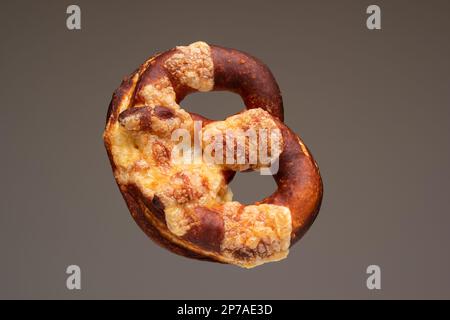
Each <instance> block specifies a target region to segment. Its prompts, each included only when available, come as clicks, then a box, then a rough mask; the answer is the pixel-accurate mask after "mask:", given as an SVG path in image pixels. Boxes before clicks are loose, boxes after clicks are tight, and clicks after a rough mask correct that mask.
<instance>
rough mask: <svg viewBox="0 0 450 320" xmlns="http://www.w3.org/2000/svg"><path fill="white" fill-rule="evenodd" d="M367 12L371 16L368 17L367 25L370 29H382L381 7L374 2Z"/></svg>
mask: <svg viewBox="0 0 450 320" xmlns="http://www.w3.org/2000/svg"><path fill="white" fill-rule="evenodd" d="M366 13H367V14H370V16H369V17H368V18H367V21H366V26H367V29H369V30H380V29H381V9H380V7H379V6H377V5H375V4H372V5H370V6H368V7H367V10H366Z"/></svg>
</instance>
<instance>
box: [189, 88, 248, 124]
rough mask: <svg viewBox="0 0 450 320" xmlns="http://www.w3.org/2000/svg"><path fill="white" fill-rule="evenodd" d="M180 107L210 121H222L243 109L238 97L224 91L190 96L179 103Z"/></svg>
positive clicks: (198, 93) (197, 93)
mask: <svg viewBox="0 0 450 320" xmlns="http://www.w3.org/2000/svg"><path fill="white" fill-rule="evenodd" d="M181 107H182V108H183V109H184V110H186V111H188V112H193V113H197V114H199V115H202V116H203V117H206V118H208V119H211V120H224V119H225V118H227V117H229V116H232V115H234V114H236V113H239V112H241V111H242V110H244V109H245V105H244V103H243V102H242V99H241V97H240V96H239V95H237V94H233V93H231V92H225V91H223V92H207V94H205V93H203V92H196V93H193V94H190V95H188V96H187V97H186V98H185V99H184V100H183V101H182V102H181Z"/></svg>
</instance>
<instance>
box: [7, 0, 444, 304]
mask: <svg viewBox="0 0 450 320" xmlns="http://www.w3.org/2000/svg"><path fill="white" fill-rule="evenodd" d="M76 3H78V4H79V5H80V6H81V8H82V28H83V29H82V30H81V31H75V32H73V31H68V30H67V29H66V26H65V19H66V14H65V9H66V7H67V5H68V4H70V2H68V1H53V2H43V1H27V2H22V1H8V2H2V7H1V10H0V23H1V27H0V35H1V42H2V43H1V47H2V50H1V59H0V64H1V79H0V92H1V112H2V116H1V127H0V130H1V134H0V139H1V146H2V151H1V157H0V162H1V168H2V169H3V172H2V176H3V179H2V184H1V187H0V188H1V192H0V194H1V199H2V200H1V204H0V205H1V215H0V259H1V260H0V298H64V299H72V298H149V299H150V298H151V299H154V298H161V299H162V298H192V299H195V298H212V299H214V298H254V299H260V298H267V299H269V298H274V299H278V298H288V299H303V298H333V299H334V298H370V299H372V298H374V299H376V298H450V250H449V243H450V232H449V225H450V212H449V211H450V196H449V179H450V168H449V163H450V152H449V146H450V112H449V110H450V94H449V86H450V61H449V60H450V59H449V58H450V41H449V38H450V18H449V17H450V2H448V1H420V2H419V1H376V2H372V1H307V2H305V1H302V2H300V1H281V2H279V1H260V0H259V1H245V2H238V1H228V0H227V1H176V2H175V1H165V0H162V1H140V2H137V1H131V2H129V1H114V2H111V1H107V2H106V1H105V2H100V1H95V2H94V1H77V2H76ZM374 3H376V4H379V5H380V6H381V8H382V27H383V30H381V31H369V30H367V29H366V27H365V19H366V14H365V9H366V8H367V6H368V5H369V4H374ZM196 40H204V41H207V42H209V43H214V44H219V45H222V46H227V47H233V48H238V49H240V50H243V51H247V52H249V53H251V54H253V55H256V56H258V57H259V58H260V59H262V60H263V61H264V62H266V63H267V65H268V66H269V67H270V68H271V70H272V71H273V73H274V75H275V76H276V78H277V80H278V82H279V85H280V87H281V89H282V93H283V97H284V102H285V111H286V123H287V124H288V125H289V126H290V127H291V128H292V129H294V130H295V131H296V132H297V133H298V134H299V135H300V136H301V137H302V138H303V139H304V140H305V142H306V143H307V145H308V146H309V147H310V149H311V150H312V152H313V154H314V156H315V157H316V160H317V161H318V163H319V165H320V168H321V172H322V175H323V180H324V185H325V197H324V202H323V206H322V210H321V212H320V214H319V216H318V219H317V220H316V222H315V223H314V225H313V227H312V228H311V230H310V231H309V232H308V233H307V235H306V236H305V237H304V238H303V240H302V241H301V242H299V243H298V244H297V245H296V246H295V247H294V248H293V249H292V250H291V253H290V255H289V258H288V259H286V260H284V261H282V262H279V263H271V264H266V265H264V266H262V267H258V268H256V269H253V270H244V269H239V268H237V267H233V266H227V265H219V264H213V263H205V262H199V261H195V260H189V259H186V258H183V257H179V256H176V255H174V254H172V253H170V252H168V251H165V250H163V249H160V248H159V247H157V246H156V245H155V244H154V243H153V242H151V241H150V240H148V239H147V238H146V236H145V235H144V233H142V232H141V231H140V230H139V229H138V227H137V226H136V225H135V223H134V221H133V220H132V218H131V217H130V215H129V213H128V210H127V208H126V206H125V203H124V201H123V200H122V197H121V195H120V193H119V190H118V188H117V186H116V184H115V182H114V179H113V176H112V173H111V168H110V166H109V163H108V159H107V156H106V152H105V150H104V147H103V142H102V139H101V135H102V131H103V127H104V121H105V114H106V110H107V106H108V103H109V100H110V98H111V94H112V92H113V90H114V89H115V88H116V87H117V86H118V85H119V83H120V80H121V79H122V77H123V76H125V75H126V74H128V73H130V72H131V71H132V70H134V69H135V68H136V67H137V66H138V65H139V64H140V63H142V62H143V61H144V60H145V59H146V58H147V57H148V56H150V55H152V54H153V53H154V52H156V51H164V50H166V49H169V48H172V47H174V46H176V45H181V44H188V43H191V42H193V41H196ZM183 105H184V106H185V107H186V108H187V109H188V110H191V111H196V112H200V113H204V114H205V115H207V116H210V117H215V118H217V119H220V118H223V117H225V116H226V115H230V114H233V113H235V112H237V111H239V110H240V109H241V107H242V103H241V101H240V99H239V98H238V97H237V96H234V95H232V94H228V93H208V94H197V95H193V96H190V97H188V98H187V99H186V100H185V102H184V103H183ZM232 187H233V190H234V191H235V194H236V196H237V199H238V200H242V201H245V202H251V201H253V200H256V199H260V198H262V197H264V196H266V195H267V194H269V193H271V192H272V191H273V190H274V188H275V185H274V183H273V182H272V180H271V178H270V177H261V176H258V175H255V174H240V175H238V176H237V179H236V180H235V181H234V182H233V184H232ZM69 264H77V265H80V266H81V268H82V286H83V287H82V290H81V291H68V290H67V289H66V287H65V279H66V274H65V269H66V267H67V266H68V265H69ZM369 264H378V265H380V266H381V268H382V290H381V291H369V290H367V288H366V286H365V279H366V274H365V270H366V267H367V266H368V265H369Z"/></svg>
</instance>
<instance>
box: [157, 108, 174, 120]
mask: <svg viewBox="0 0 450 320" xmlns="http://www.w3.org/2000/svg"><path fill="white" fill-rule="evenodd" d="M154 115H155V116H156V117H158V118H160V119H162V120H167V119H170V118H173V117H174V116H175V114H174V112H173V111H172V110H171V109H169V108H167V107H163V106H156V107H155V110H154Z"/></svg>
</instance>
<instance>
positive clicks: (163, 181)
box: [105, 42, 292, 267]
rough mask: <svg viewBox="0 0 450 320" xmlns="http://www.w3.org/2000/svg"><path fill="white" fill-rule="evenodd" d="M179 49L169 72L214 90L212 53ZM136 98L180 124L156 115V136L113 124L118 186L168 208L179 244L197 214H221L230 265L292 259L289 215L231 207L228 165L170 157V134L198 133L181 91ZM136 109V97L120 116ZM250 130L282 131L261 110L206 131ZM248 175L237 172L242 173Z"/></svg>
mask: <svg viewBox="0 0 450 320" xmlns="http://www.w3.org/2000/svg"><path fill="white" fill-rule="evenodd" d="M177 50H178V52H177V53H176V54H174V55H173V56H172V58H171V59H169V60H168V61H167V63H166V68H167V69H168V70H169V71H170V72H171V73H172V75H173V76H175V77H178V78H179V80H180V81H181V82H182V83H184V84H186V85H188V86H190V87H192V88H194V89H197V90H200V91H208V90H211V89H212V88H213V85H214V81H213V79H214V75H213V70H214V69H213V64H212V58H211V54H210V48H209V46H208V45H207V44H205V43H204V42H197V43H194V44H192V45H190V46H187V47H177ZM134 80H137V79H134ZM137 94H139V95H140V96H141V97H142V98H143V100H144V102H145V103H144V105H145V106H148V107H156V106H164V107H167V108H170V109H171V110H172V111H173V117H170V118H169V119H160V118H158V117H154V116H153V115H152V116H151V118H150V121H151V130H150V131H146V132H143V131H136V130H134V129H135V128H136V127H137V124H138V122H137V121H138V120H136V119H130V120H129V121H124V122H123V123H124V125H121V124H119V122H111V121H110V123H108V125H107V129H106V131H107V132H108V135H106V133H105V139H109V144H110V146H111V154H112V157H113V161H114V163H115V166H116V168H115V172H114V173H115V177H116V179H117V180H118V182H119V184H123V185H126V184H132V183H133V184H136V185H137V187H138V188H139V189H140V190H141V191H142V192H143V194H144V195H145V196H146V197H148V198H150V199H151V198H153V196H155V195H157V196H158V198H159V199H160V200H161V202H162V203H163V205H164V207H165V210H164V211H165V218H166V223H167V227H168V229H169V230H170V232H171V233H173V234H174V235H176V236H178V237H182V236H183V235H185V234H186V233H187V232H188V231H189V230H190V228H191V227H192V226H193V225H195V223H197V221H198V218H197V217H196V215H195V210H194V208H195V207H197V206H203V207H207V208H212V209H213V208H214V209H216V210H217V209H220V211H221V212H222V213H223V219H224V226H225V238H224V240H223V243H222V245H221V255H222V257H223V260H224V261H225V262H229V263H233V264H236V265H240V266H243V267H253V266H256V265H259V264H261V263H264V262H268V261H276V260H279V259H282V258H284V257H286V256H287V254H288V248H289V244H290V235H291V229H292V227H291V214H290V211H289V209H288V208H287V207H283V206H276V205H269V204H261V205H251V206H243V205H241V204H239V203H238V202H231V200H232V193H231V190H230V189H229V188H228V185H227V184H226V183H225V180H224V177H223V171H224V169H226V168H229V167H226V165H221V164H211V163H204V162H202V161H200V163H186V164H183V163H178V162H177V163H174V161H173V159H172V157H171V152H172V150H173V148H174V145H175V142H173V141H171V139H170V136H171V133H172V132H173V130H175V129H178V128H184V129H187V130H189V132H193V126H194V122H193V120H192V118H191V116H190V115H189V113H187V112H186V111H184V110H183V109H181V108H180V106H179V105H178V104H177V103H176V97H175V92H174V90H173V88H172V86H171V83H170V81H169V80H168V79H167V78H162V79H159V80H158V81H156V82H154V83H150V84H148V85H146V86H145V87H144V88H142V89H141V91H140V92H138V93H137ZM129 102H130V97H129V96H127V97H125V98H124V99H123V101H122V103H121V105H120V106H119V107H118V109H119V113H120V112H122V111H124V110H125V109H126V108H127V106H128V105H129ZM128 107H131V106H128ZM133 107H139V106H138V105H135V106H133ZM249 126H256V127H261V128H275V127H276V125H275V123H274V122H273V120H271V119H270V117H269V116H267V115H266V114H264V111H262V110H261V109H255V110H249V111H247V112H244V113H242V114H240V115H236V116H233V117H230V118H229V119H227V120H226V121H223V122H215V123H213V124H211V125H210V126H209V128H208V126H207V127H205V128H206V129H210V130H212V131H214V130H216V131H221V130H225V129H226V128H231V127H233V128H241V129H243V130H245V127H249ZM205 128H204V129H205ZM106 131H105V132H106ZM276 156H278V154H277V155H276ZM241 168H242V167H236V168H234V167H233V169H236V170H239V169H241Z"/></svg>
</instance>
